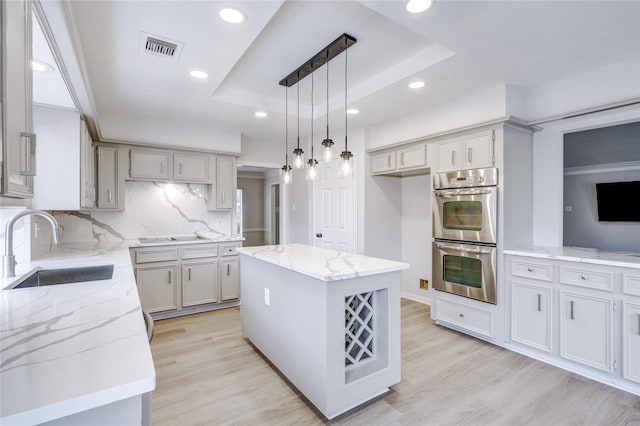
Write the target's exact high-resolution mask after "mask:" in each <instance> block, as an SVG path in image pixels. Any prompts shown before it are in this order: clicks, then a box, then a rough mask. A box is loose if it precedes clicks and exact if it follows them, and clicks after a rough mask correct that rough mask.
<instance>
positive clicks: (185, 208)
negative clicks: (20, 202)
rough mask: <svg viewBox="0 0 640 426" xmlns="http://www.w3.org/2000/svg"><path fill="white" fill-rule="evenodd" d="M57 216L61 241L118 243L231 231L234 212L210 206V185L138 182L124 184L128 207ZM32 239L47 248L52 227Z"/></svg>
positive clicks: (41, 229) (55, 214)
mask: <svg viewBox="0 0 640 426" xmlns="http://www.w3.org/2000/svg"><path fill="white" fill-rule="evenodd" d="M53 215H54V217H55V218H56V220H57V221H58V223H59V225H60V227H61V230H62V242H113V241H122V240H127V239H134V238H138V237H145V236H160V235H168V234H186V233H194V232H197V231H208V232H209V233H213V234H220V235H221V236H222V235H229V234H230V233H231V230H232V224H231V220H232V216H233V215H232V212H231V211H209V210H207V186H206V185H200V184H177V183H162V182H138V181H131V182H126V184H125V209H124V211H118V212H112V211H99V210H93V211H54V212H53ZM39 231H40V232H39ZM42 231H46V232H42ZM45 240H46V241H45ZM32 244H33V245H34V246H38V247H40V246H41V247H42V249H47V250H48V247H49V244H50V233H49V232H48V230H47V229H43V227H38V226H37V225H36V228H34V229H33V240H32ZM32 249H35V250H36V251H37V247H32ZM34 254H36V255H37V253H34Z"/></svg>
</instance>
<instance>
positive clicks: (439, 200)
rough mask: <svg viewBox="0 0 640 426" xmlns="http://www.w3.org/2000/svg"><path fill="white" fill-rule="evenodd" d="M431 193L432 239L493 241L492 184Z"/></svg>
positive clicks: (494, 220) (493, 190)
mask: <svg viewBox="0 0 640 426" xmlns="http://www.w3.org/2000/svg"><path fill="white" fill-rule="evenodd" d="M434 196H435V203H434V215H433V236H434V237H435V238H438V239H445V240H456V241H471V242H480V243H489V244H495V243H496V207H497V188H496V187H485V188H468V189H442V190H437V191H435V192H434Z"/></svg>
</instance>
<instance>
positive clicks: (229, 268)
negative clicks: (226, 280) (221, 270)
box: [227, 263, 231, 276]
mask: <svg viewBox="0 0 640 426" xmlns="http://www.w3.org/2000/svg"><path fill="white" fill-rule="evenodd" d="M230 273H231V264H229V263H227V276H229V274H230Z"/></svg>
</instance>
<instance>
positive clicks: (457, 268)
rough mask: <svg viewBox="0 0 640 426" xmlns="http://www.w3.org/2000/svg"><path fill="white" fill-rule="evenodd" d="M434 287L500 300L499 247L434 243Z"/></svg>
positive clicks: (479, 297) (475, 296)
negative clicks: (498, 279)
mask: <svg viewBox="0 0 640 426" xmlns="http://www.w3.org/2000/svg"><path fill="white" fill-rule="evenodd" d="M433 260H434V262H433V276H434V280H433V288H435V289H437V290H441V291H446V292H448V293H453V294H458V295H460V296H465V297H469V298H472V299H476V300H481V301H483V302H489V303H493V304H495V303H496V273H495V271H496V248H495V247H492V246H483V245H474V244H456V243H450V242H440V241H436V242H434V243H433Z"/></svg>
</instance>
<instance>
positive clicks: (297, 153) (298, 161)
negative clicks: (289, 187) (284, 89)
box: [293, 73, 304, 169]
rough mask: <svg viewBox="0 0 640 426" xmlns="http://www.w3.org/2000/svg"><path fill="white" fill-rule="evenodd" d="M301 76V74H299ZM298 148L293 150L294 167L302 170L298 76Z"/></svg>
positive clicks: (298, 85)
mask: <svg viewBox="0 0 640 426" xmlns="http://www.w3.org/2000/svg"><path fill="white" fill-rule="evenodd" d="M298 74H299V73H298ZM297 89H298V147H297V148H296V149H294V150H293V155H295V156H296V157H295V159H294V160H293V166H294V167H295V168H296V169H301V168H302V166H304V151H303V150H302V149H301V148H300V76H299V75H298V83H297Z"/></svg>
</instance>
